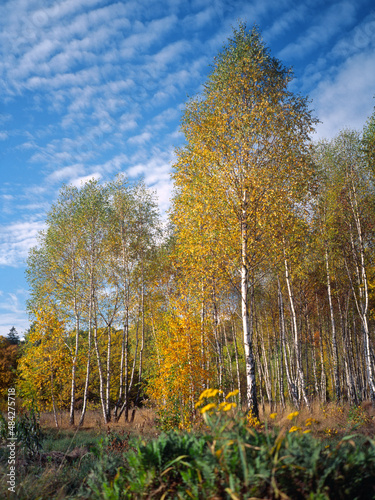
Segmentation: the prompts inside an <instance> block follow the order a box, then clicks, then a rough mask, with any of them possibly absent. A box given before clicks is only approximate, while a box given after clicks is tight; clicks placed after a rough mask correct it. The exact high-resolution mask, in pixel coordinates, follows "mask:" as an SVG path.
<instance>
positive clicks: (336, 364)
mask: <svg viewBox="0 0 375 500" xmlns="http://www.w3.org/2000/svg"><path fill="white" fill-rule="evenodd" d="M325 261H326V273H327V292H328V303H329V312H330V318H331V334H332V337H331V338H332V356H333V367H332V368H333V381H334V392H335V395H336V400H337V401H340V398H341V391H340V378H339V360H338V351H337V339H336V324H335V316H334V312H333V305H332V292H331V277H330V272H329V260H328V250H327V249H326V251H325Z"/></svg>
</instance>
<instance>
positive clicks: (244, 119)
mask: <svg viewBox="0 0 375 500" xmlns="http://www.w3.org/2000/svg"><path fill="white" fill-rule="evenodd" d="M291 79H292V73H291V71H290V70H288V69H286V68H284V67H283V65H282V64H281V63H280V61H278V60H277V59H275V58H273V57H272V56H271V55H270V53H269V50H268V49H267V48H266V47H265V45H264V43H263V41H262V39H261V36H260V34H259V32H258V31H257V29H256V28H254V29H252V30H251V31H250V32H247V31H246V27H245V26H244V25H241V26H240V27H239V29H238V30H234V33H233V39H231V40H229V43H228V45H227V47H226V48H225V49H224V50H223V51H222V52H221V53H220V54H219V55H218V57H217V58H216V60H215V64H214V69H213V71H212V73H211V75H210V76H209V78H208V81H207V82H206V84H205V86H204V90H203V93H202V95H201V96H199V97H197V98H195V99H192V100H191V101H190V102H189V103H188V104H187V106H186V109H185V112H184V116H183V122H182V130H183V132H184V134H185V137H186V141H187V145H186V146H185V147H184V148H182V149H181V150H179V151H178V153H177V154H178V161H177V163H176V164H175V166H174V169H175V173H174V180H175V185H176V195H175V198H174V220H175V223H176V226H177V227H178V228H179V216H180V215H181V212H182V211H186V210H187V208H188V207H187V206H186V204H185V203H183V200H184V198H185V199H186V193H187V192H188V194H189V197H190V200H192V201H191V203H190V204H191V205H193V206H194V207H195V211H201V210H202V211H203V207H205V208H206V209H205V210H204V213H206V214H207V217H206V220H205V223H204V224H203V225H202V227H201V230H202V233H203V238H204V240H205V244H206V245H207V244H209V242H210V241H212V240H215V246H214V247H213V248H212V247H211V248H212V252H213V253H215V254H216V255H218V253H219V252H220V253H223V254H224V255H225V256H228V257H229V259H228V261H230V262H231V266H232V269H226V271H227V274H228V275H230V274H231V275H232V278H234V279H235V280H236V281H237V288H238V291H239V295H240V297H241V309H242V331H243V343H244V349H245V359H246V380H247V405H248V408H249V409H250V410H251V411H252V412H253V413H254V414H255V415H258V404H257V390H256V375H255V374H256V370H255V360H254V352H253V334H254V324H253V312H252V311H251V307H252V305H251V301H250V299H249V295H250V293H251V290H252V288H253V287H254V284H255V281H256V275H257V272H258V271H259V270H260V268H261V267H262V266H264V265H265V263H266V261H267V260H268V256H269V254H270V248H272V249H274V250H275V251H277V247H278V242H277V238H278V237H279V236H280V235H279V234H278V233H279V227H280V223H281V221H282V218H283V216H284V215H285V214H287V213H288V211H293V210H294V209H295V207H296V204H297V202H299V201H301V199H302V197H303V195H304V193H306V181H308V179H309V178H310V173H309V172H310V170H309V160H308V144H309V134H310V133H311V132H312V129H313V124H314V120H313V118H312V117H311V113H310V111H309V110H308V103H307V101H306V99H304V98H302V97H300V96H295V95H293V94H292V93H291V92H290V91H289V90H288V84H289V83H290V81H291ZM191 216H192V217H193V214H191ZM221 265H222V263H221Z"/></svg>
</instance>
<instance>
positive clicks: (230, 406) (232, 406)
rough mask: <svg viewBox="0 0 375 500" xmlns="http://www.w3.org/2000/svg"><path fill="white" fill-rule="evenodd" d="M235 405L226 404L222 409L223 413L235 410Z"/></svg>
mask: <svg viewBox="0 0 375 500" xmlns="http://www.w3.org/2000/svg"><path fill="white" fill-rule="evenodd" d="M236 406H237V404H236V403H227V404H226V405H225V406H224V408H223V411H229V410H231V409H232V408H236Z"/></svg>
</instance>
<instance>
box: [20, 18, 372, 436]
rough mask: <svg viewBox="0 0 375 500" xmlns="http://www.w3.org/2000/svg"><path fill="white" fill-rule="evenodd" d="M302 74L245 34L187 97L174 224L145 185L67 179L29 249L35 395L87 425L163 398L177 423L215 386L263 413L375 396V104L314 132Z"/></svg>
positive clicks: (26, 366)
mask: <svg viewBox="0 0 375 500" xmlns="http://www.w3.org/2000/svg"><path fill="white" fill-rule="evenodd" d="M292 78H293V75H292V72H291V70H290V69H288V68H285V67H284V66H283V64H282V63H281V62H280V61H279V60H277V59H276V58H274V57H272V55H271V54H270V51H269V50H268V48H267V47H266V46H265V44H264V42H263V40H262V38H261V35H260V33H259V31H258V30H257V29H256V28H253V29H252V30H250V31H248V30H247V29H246V26H245V25H240V26H239V28H238V29H236V30H234V31H233V36H232V39H230V40H229V41H228V44H227V46H226V47H225V48H224V49H223V50H222V52H221V53H220V54H219V55H218V57H217V58H216V59H215V61H214V66H213V69H212V72H211V74H210V76H209V77H208V80H207V82H206V83H205V86H204V89H203V91H202V93H201V95H199V96H198V97H196V98H193V99H191V100H190V101H189V102H188V103H187V104H186V107H185V110H184V113H183V118H182V131H183V133H184V135H185V139H186V142H185V146H183V147H182V148H180V149H179V150H177V151H176V157H177V159H176V162H175V164H174V165H173V174H172V177H173V181H174V191H173V196H172V200H171V209H170V211H169V219H168V223H167V224H166V223H165V222H163V220H162V219H161V217H160V214H159V213H158V207H157V201H156V197H155V194H153V193H152V192H151V191H150V190H149V189H147V188H146V187H145V185H144V184H143V182H139V183H136V184H130V183H128V182H127V180H126V179H125V178H122V177H118V178H116V179H115V180H114V181H112V182H109V183H107V184H100V183H99V182H98V181H90V182H88V183H86V184H84V185H83V186H82V187H81V188H76V187H73V186H65V187H63V188H62V190H61V191H60V195H59V198H58V200H57V201H56V203H55V204H54V205H53V206H52V207H51V210H50V211H49V213H48V215H47V218H46V229H45V230H44V231H42V232H41V233H40V235H39V241H38V244H37V246H36V247H34V248H33V249H32V250H31V251H30V255H29V258H28V263H27V277H28V281H29V285H30V300H29V303H28V308H29V311H30V313H31V315H32V317H33V320H34V321H33V323H32V327H31V328H30V330H29V332H28V333H27V335H26V338H25V343H24V345H23V347H22V356H21V359H20V361H19V367H18V370H19V371H18V373H19V377H18V386H19V390H20V391H21V393H22V395H23V397H24V398H25V399H28V400H30V401H31V400H34V401H36V402H37V403H38V404H39V405H41V406H44V407H45V408H47V409H51V410H53V411H54V413H55V416H56V415H57V411H58V410H59V409H60V408H69V411H70V423H71V424H72V425H73V424H76V423H78V424H82V423H83V421H84V417H85V413H86V411H87V408H88V407H90V405H98V406H99V407H100V408H101V410H102V414H103V419H104V421H105V422H109V421H110V420H111V419H119V418H120V417H121V416H122V415H124V418H125V419H126V420H129V419H130V420H131V419H132V418H134V412H135V410H136V408H137V407H138V406H139V405H140V404H144V403H145V402H146V401H148V402H150V403H156V404H157V411H158V416H159V419H160V420H161V421H162V423H164V424H165V426H177V425H180V426H187V425H189V422H191V420H192V419H193V418H194V415H195V407H194V404H195V402H196V401H197V399H198V397H199V394H200V393H201V392H202V390H204V389H205V388H208V387H214V386H215V387H217V388H219V389H222V390H223V391H224V392H228V391H233V390H235V389H238V390H239V393H238V396H237V397H238V403H239V404H242V405H244V406H246V408H247V409H248V410H249V411H251V412H252V413H253V415H254V416H255V417H257V416H258V414H259V405H260V404H264V402H268V403H270V404H271V407H273V408H275V407H276V406H278V405H282V406H284V405H285V404H287V403H288V402H290V403H291V404H293V405H294V406H296V407H298V406H300V405H301V404H304V405H307V406H309V405H311V403H312V401H313V400H319V401H321V402H322V403H324V402H326V401H328V400H335V401H342V400H347V401H349V402H350V403H351V404H358V403H360V402H361V401H363V400H365V399H371V400H372V401H375V379H374V377H375V373H374V370H375V358H374V347H375V346H374V341H375V338H374V310H375V309H374V305H375V304H374V286H375V280H374V278H375V268H374V250H375V249H374V235H375V232H374V229H375V206H374V202H375V197H374V194H375V193H374V175H375V163H374V144H375V113H373V114H372V116H371V117H370V118H369V120H368V122H367V123H366V124H365V126H364V129H363V131H361V132H358V131H352V130H343V131H342V132H341V133H340V134H339V135H338V136H337V137H336V138H334V139H332V140H321V141H319V142H313V141H312V134H313V131H314V127H315V125H316V123H317V119H316V118H315V117H314V116H313V113H312V111H311V110H310V109H309V106H310V103H309V101H308V100H307V98H305V97H302V96H300V95H296V94H293V93H292V92H291V91H290V89H289V84H290V81H291V80H292ZM77 415H78V416H77ZM56 423H57V417H56Z"/></svg>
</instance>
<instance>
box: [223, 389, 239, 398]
mask: <svg viewBox="0 0 375 500" xmlns="http://www.w3.org/2000/svg"><path fill="white" fill-rule="evenodd" d="M239 392H240V391H239V390H238V389H236V390H235V391H232V392H230V393H229V394H227V395H226V396H225V399H228V398H230V397H232V396H237V394H238V393H239Z"/></svg>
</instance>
